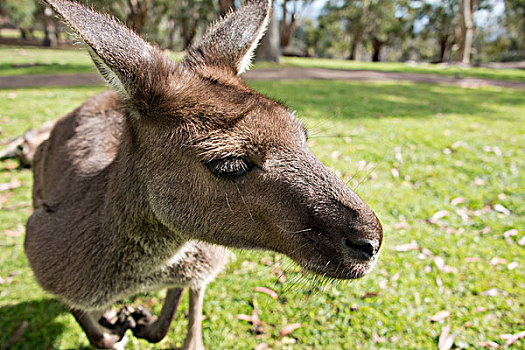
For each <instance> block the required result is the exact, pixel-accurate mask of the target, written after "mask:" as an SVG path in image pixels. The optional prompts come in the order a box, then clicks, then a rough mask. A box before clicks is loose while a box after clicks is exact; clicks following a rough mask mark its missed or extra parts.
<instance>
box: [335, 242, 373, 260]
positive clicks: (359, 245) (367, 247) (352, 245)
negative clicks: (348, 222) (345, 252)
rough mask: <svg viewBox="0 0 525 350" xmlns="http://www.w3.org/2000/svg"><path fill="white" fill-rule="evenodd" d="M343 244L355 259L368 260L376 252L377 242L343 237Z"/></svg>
mask: <svg viewBox="0 0 525 350" xmlns="http://www.w3.org/2000/svg"><path fill="white" fill-rule="evenodd" d="M343 244H344V245H345V246H346V247H348V248H349V250H350V255H351V256H352V257H353V258H355V259H363V260H370V259H371V258H372V257H373V256H374V255H375V254H376V252H377V250H378V248H379V243H378V242H377V241H376V240H368V239H362V238H361V239H359V238H351V237H343Z"/></svg>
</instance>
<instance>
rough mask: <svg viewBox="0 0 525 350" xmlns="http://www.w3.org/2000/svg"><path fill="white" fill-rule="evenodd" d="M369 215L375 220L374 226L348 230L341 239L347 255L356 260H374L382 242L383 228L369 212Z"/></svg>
mask: <svg viewBox="0 0 525 350" xmlns="http://www.w3.org/2000/svg"><path fill="white" fill-rule="evenodd" d="M370 215H373V218H374V219H375V223H374V225H370V226H366V227H365V228H350V229H348V230H347V231H346V232H345V233H344V234H343V238H342V239H341V243H342V244H343V245H344V246H345V247H346V248H347V249H348V254H349V255H350V256H351V257H352V258H354V259H357V260H370V259H372V258H374V257H375V256H376V255H377V253H378V252H379V248H381V243H382V242H383V228H382V226H381V223H380V222H379V220H378V219H377V218H376V216H375V214H374V213H373V212H372V210H370Z"/></svg>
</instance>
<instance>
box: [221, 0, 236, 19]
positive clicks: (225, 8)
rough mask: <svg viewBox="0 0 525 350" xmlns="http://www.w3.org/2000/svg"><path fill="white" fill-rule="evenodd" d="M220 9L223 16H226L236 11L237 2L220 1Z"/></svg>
mask: <svg viewBox="0 0 525 350" xmlns="http://www.w3.org/2000/svg"><path fill="white" fill-rule="evenodd" d="M219 7H220V14H221V16H224V15H226V14H228V13H229V12H231V11H232V10H235V2H234V0H219Z"/></svg>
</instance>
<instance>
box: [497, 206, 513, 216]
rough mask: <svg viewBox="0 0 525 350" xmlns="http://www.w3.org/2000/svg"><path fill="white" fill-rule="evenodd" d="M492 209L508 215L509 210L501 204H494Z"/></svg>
mask: <svg viewBox="0 0 525 350" xmlns="http://www.w3.org/2000/svg"><path fill="white" fill-rule="evenodd" d="M494 210H495V211H497V212H499V213H502V214H505V215H510V210H508V209H507V208H505V207H504V206H503V205H501V204H495V205H494Z"/></svg>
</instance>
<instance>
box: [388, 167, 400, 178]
mask: <svg viewBox="0 0 525 350" xmlns="http://www.w3.org/2000/svg"><path fill="white" fill-rule="evenodd" d="M390 172H391V173H392V176H393V177H399V170H398V169H397V168H392V170H390Z"/></svg>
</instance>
